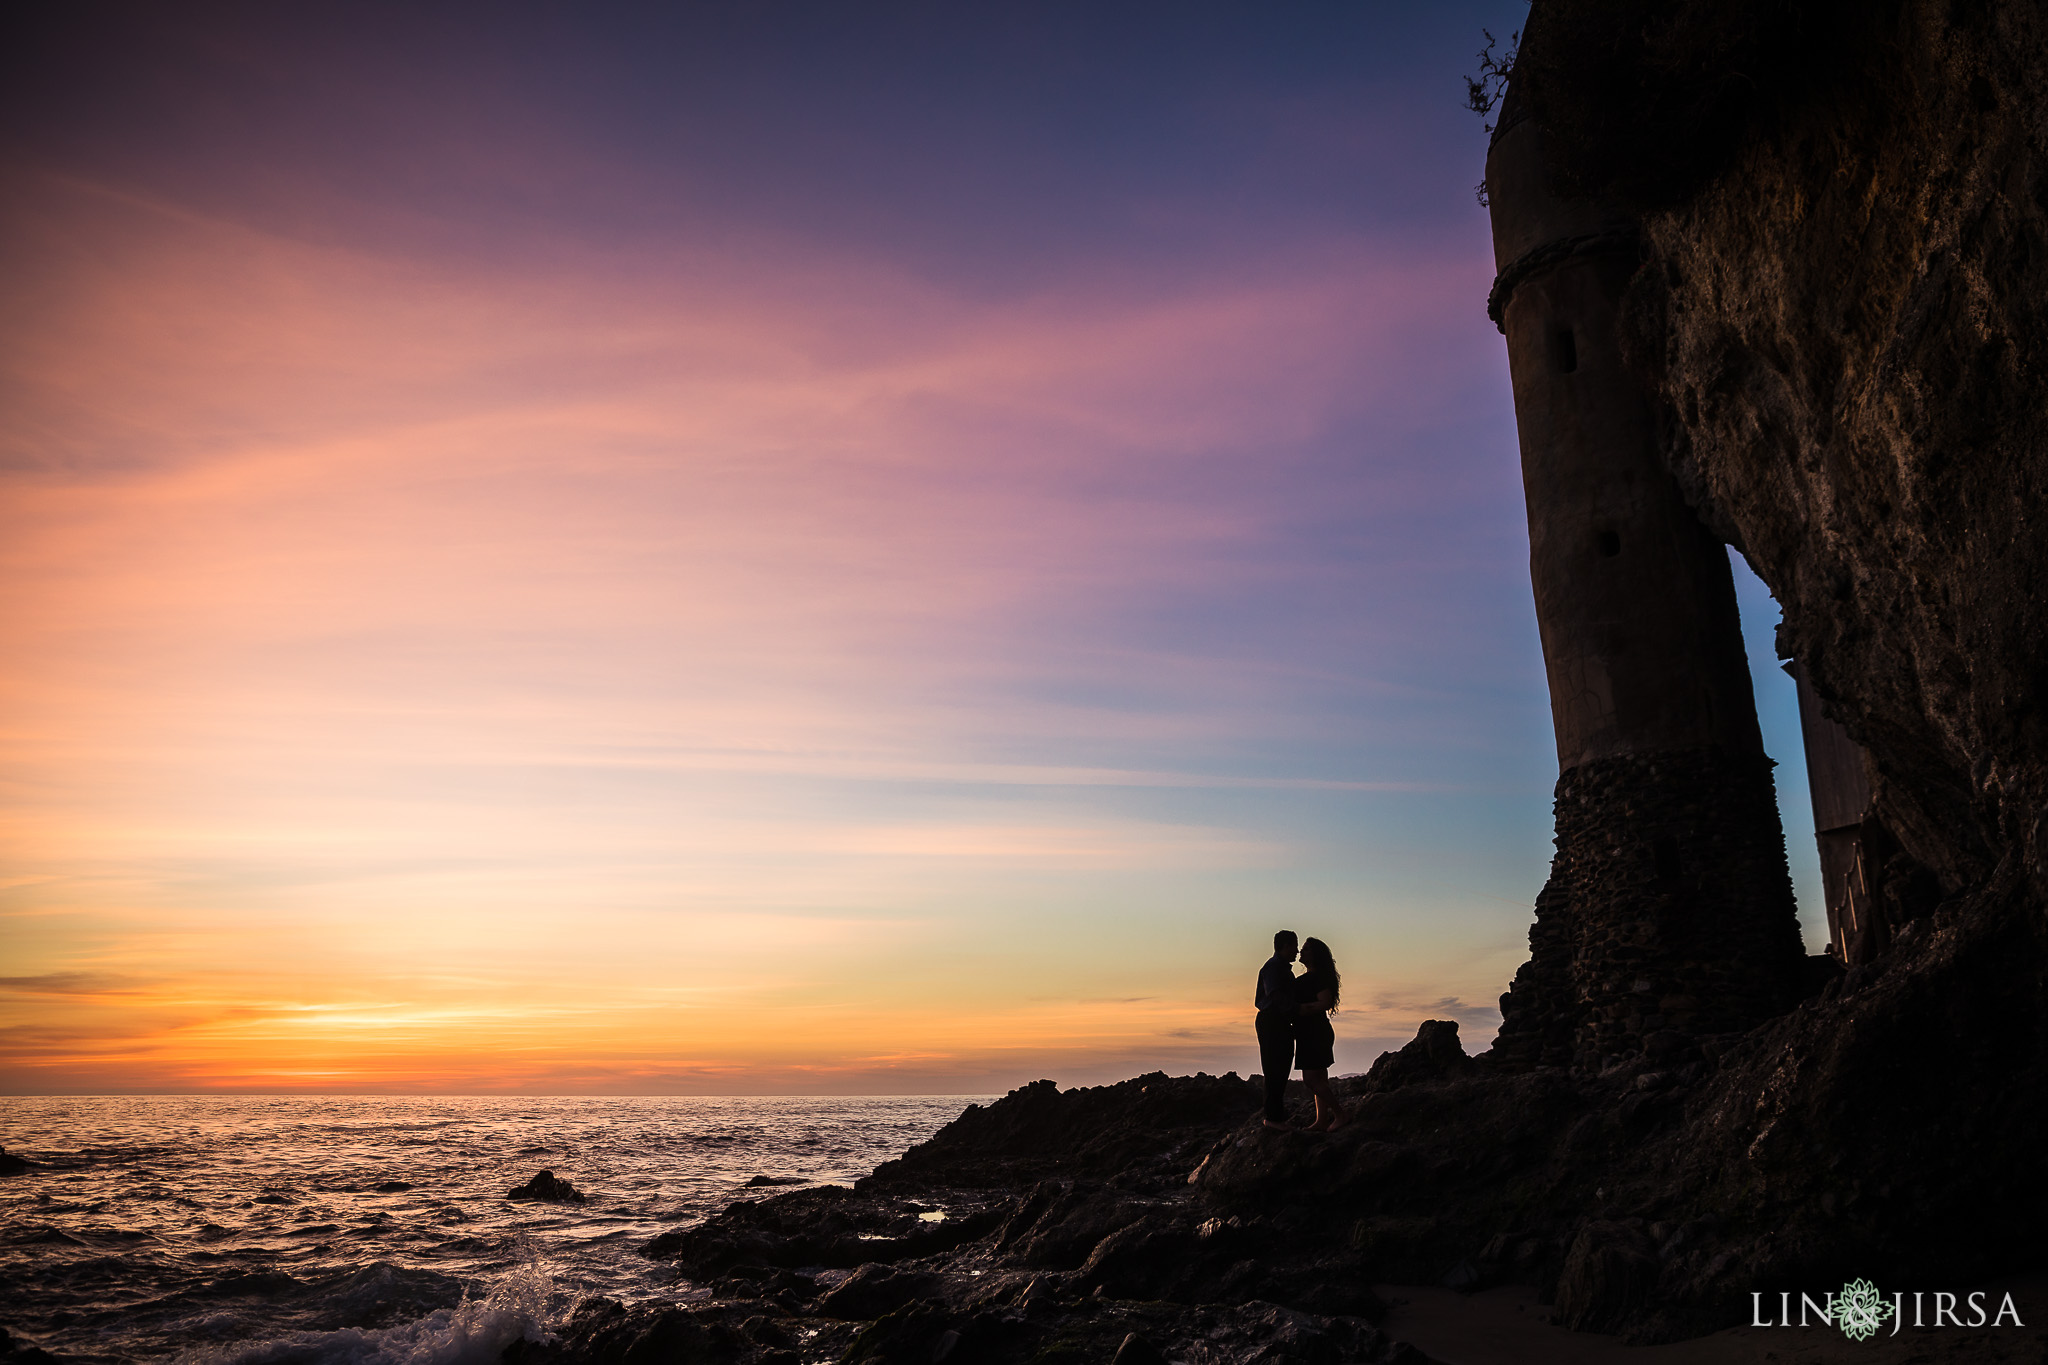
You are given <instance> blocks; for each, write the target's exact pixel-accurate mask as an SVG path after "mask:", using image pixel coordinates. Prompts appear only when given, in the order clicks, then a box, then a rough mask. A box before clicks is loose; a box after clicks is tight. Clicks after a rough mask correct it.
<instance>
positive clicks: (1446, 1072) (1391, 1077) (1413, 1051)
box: [1365, 1019, 1473, 1091]
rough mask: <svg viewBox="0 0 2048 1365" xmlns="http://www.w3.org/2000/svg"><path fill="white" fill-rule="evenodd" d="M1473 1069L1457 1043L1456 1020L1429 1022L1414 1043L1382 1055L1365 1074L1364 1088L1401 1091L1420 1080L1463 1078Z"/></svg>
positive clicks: (1420, 1030) (1417, 1033)
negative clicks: (1403, 1087)
mask: <svg viewBox="0 0 2048 1365" xmlns="http://www.w3.org/2000/svg"><path fill="white" fill-rule="evenodd" d="M1472 1069H1473V1061H1472V1059H1471V1058H1470V1057H1468V1056H1466V1055H1465V1046H1464V1044H1462V1043H1460V1042H1459V1041H1458V1024H1457V1021H1456V1020H1454V1019H1429V1020H1425V1021H1424V1022H1423V1025H1422V1027H1421V1028H1419V1029H1417V1030H1416V1031H1415V1038H1414V1040H1413V1041H1412V1042H1410V1043H1408V1044H1406V1045H1405V1046H1404V1047H1402V1049H1401V1050H1400V1051H1399V1052H1382V1053H1381V1054H1380V1055H1379V1059H1378V1060H1377V1061H1375V1062H1374V1063H1373V1064H1372V1069H1371V1070H1369V1071H1367V1072H1366V1073H1365V1088H1366V1089H1367V1090H1370V1091H1386V1090H1398V1089H1400V1088H1401V1087H1402V1086H1404V1085H1413V1084H1414V1083H1415V1082H1417V1081H1435V1080H1443V1079H1445V1078H1447V1077H1451V1076H1462V1075H1465V1074H1466V1073H1468V1072H1470V1071H1471V1070H1472Z"/></svg>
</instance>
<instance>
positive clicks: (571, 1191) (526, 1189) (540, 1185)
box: [505, 1171, 588, 1204]
mask: <svg viewBox="0 0 2048 1365" xmlns="http://www.w3.org/2000/svg"><path fill="white" fill-rule="evenodd" d="M505 1197H506V1198H507V1199H544V1200H547V1201H549V1202H550V1203H557V1204H580V1203H582V1202H583V1201H584V1199H585V1198H587V1197H588V1196H586V1195H585V1194H584V1193H583V1192H582V1191H581V1190H579V1189H577V1188H576V1187H575V1186H574V1185H571V1184H570V1183H569V1182H568V1181H566V1180H558V1179H556V1178H555V1173H554V1172H553V1171H542V1172H540V1174H538V1175H536V1176H534V1178H533V1179H531V1180H529V1181H527V1182H526V1183H525V1184H524V1185H518V1186H515V1187H513V1188H512V1189H509V1190H507V1191H506V1192H505Z"/></svg>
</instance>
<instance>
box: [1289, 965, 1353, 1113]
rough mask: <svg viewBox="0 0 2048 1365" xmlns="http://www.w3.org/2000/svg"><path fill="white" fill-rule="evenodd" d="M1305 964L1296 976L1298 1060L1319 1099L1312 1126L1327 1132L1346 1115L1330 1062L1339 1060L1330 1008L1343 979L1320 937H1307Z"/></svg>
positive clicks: (1297, 1064)
mask: <svg viewBox="0 0 2048 1365" xmlns="http://www.w3.org/2000/svg"><path fill="white" fill-rule="evenodd" d="M1301 965H1302V966H1304V967H1306V968H1308V970H1307V971H1305V972H1303V973H1302V974H1301V975H1300V976H1298V977H1296V978H1295V979H1294V992H1295V998H1296V999H1298V1000H1300V1001H1301V1002H1302V1004H1301V1018H1300V1019H1298V1020H1296V1021H1295V1025H1294V1040H1295V1041H1294V1064H1295V1065H1296V1066H1298V1067H1300V1068H1301V1079H1302V1080H1304V1081H1306V1082H1307V1083H1308V1093H1309V1094H1311V1095H1313V1096H1315V1099H1316V1121H1315V1122H1314V1123H1311V1124H1310V1125H1309V1130H1310V1131H1311V1132H1317V1133H1327V1132H1329V1131H1330V1130H1331V1129H1332V1128H1340V1127H1342V1126H1343V1124H1344V1117H1345V1115H1344V1111H1343V1110H1342V1109H1339V1108H1338V1107H1337V1097H1336V1096H1335V1095H1334V1094H1332V1093H1331V1092H1330V1065H1331V1063H1332V1062H1334V1061H1335V1060H1336V1047H1337V1030H1336V1029H1334V1028H1332V1027H1330V1011H1332V1010H1334V1009H1336V1008H1337V995H1338V991H1339V989H1340V987H1341V985H1342V981H1341V979H1340V978H1339V977H1338V975H1337V959H1336V958H1334V957H1332V956H1330V946H1329V945H1328V944H1327V943H1324V942H1323V941H1322V940H1321V939H1319V938H1312V939H1306V940H1304V941H1303V943H1302V945H1301Z"/></svg>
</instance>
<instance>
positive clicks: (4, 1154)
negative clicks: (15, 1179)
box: [0, 1147, 35, 1175]
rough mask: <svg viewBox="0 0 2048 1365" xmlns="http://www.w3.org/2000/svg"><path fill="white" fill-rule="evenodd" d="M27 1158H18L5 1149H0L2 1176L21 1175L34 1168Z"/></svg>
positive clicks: (0, 1172)
mask: <svg viewBox="0 0 2048 1365" xmlns="http://www.w3.org/2000/svg"><path fill="white" fill-rule="evenodd" d="M34 1165H35V1163H34V1162H33V1161H30V1160H28V1159H27V1158H26V1157H20V1156H16V1155H15V1154H14V1153H12V1152H10V1151H8V1150H7V1149H6V1148H5V1147H0V1175H20V1174H21V1173H22V1172H24V1171H26V1170H28V1169H30V1168H31V1167H32V1166H34Z"/></svg>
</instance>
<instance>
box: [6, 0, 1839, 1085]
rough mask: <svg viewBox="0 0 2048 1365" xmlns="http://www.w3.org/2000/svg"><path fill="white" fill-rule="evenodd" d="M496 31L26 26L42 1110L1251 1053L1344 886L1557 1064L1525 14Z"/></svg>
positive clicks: (1426, 998)
mask: <svg viewBox="0 0 2048 1365" xmlns="http://www.w3.org/2000/svg"><path fill="white" fill-rule="evenodd" d="M431 8H432V13H431V14H422V13H419V12H417V11H416V10H415V9H413V8H409V7H396V6H394V7H384V8H375V7H369V6H363V5H349V6H290V7H275V6H261V5H254V4H251V5H244V6H197V7H189V6H181V7H177V8H176V9H175V11H173V10H169V9H165V8H164V7H157V6H141V5H137V6H127V7H91V6H88V7H83V8H74V9H66V10H65V11H63V12H62V13H61V14H60V15H59V16H57V17H56V18H55V19H53V20H50V21H49V23H50V25H51V26H50V27H49V28H47V29H46V30H45V31H42V32H40V33H38V34H36V35H34V36H33V38H32V39H31V40H30V41H27V42H24V43H22V44H19V45H17V46H16V47H15V50H14V52H13V54H12V56H11V57H10V58H9V67H8V71H7V73H6V75H7V81H6V90H5V94H4V99H5V101H6V106H7V107H6V114H5V119H4V127H5V129H6V130H7V131H6V133H5V137H4V142H0V148H4V158H5V159H4V163H0V169H4V174H5V177H6V182H7V186H6V188H7V193H6V196H5V207H4V209H0V242H4V246H5V251H6V255H7V259H8V262H9V269H8V270H7V272H6V275H5V279H4V282H0V287H4V289H5V291H6V294H5V300H4V302H5V308H4V310H0V317H4V318H5V321H4V322H0V382H4V384H5V386H6V392H7V395H8V402H9V408H10V411H11V412H12V413H13V414H15V416H16V420H15V421H14V422H13V423H11V424H10V425H11V431H10V432H9V433H8V434H7V435H6V436H5V437H4V438H0V439H4V441H5V444H4V446H0V463H4V467H5V470H6V474H5V479H6V482H5V484H4V488H5V492H4V494H0V500H4V506H0V513H4V516H5V518H6V525H5V531H6V534H5V537H4V542H0V543H4V548H0V555H4V556H5V572H4V578H0V593H4V594H5V595H6V602H5V612H4V615H5V619H6V620H7V621H8V622H9V624H8V626H7V639H8V647H9V650H10V653H11V654H12V655H13V656H14V657H16V658H30V659H34V660H36V661H37V664H38V666H37V667H36V668H35V669H33V670H29V671H25V672H20V673H18V674H17V676H15V677H13V678H11V679H10V680H9V681H7V682H6V683H5V684H4V687H5V689H6V695H5V697H4V698H0V703H4V705H5V707H6V709H7V711H8V713H9V714H10V715H13V716H15V717H17V718H18V719H17V721H16V723H15V724H14V725H13V726H12V727H11V728H10V729H8V730H7V731H6V734H5V746H6V747H5V749H4V751H0V760H4V763H5V773H6V785H5V788H4V792H5V795H4V800H5V807H4V812H0V814H4V816H5V829H6V830H7V835H6V839H7V844H6V849H7V861H8V864H9V865H10V868H11V869H12V870H11V871H10V873H9V875H8V877H7V879H6V881H5V882H4V884H0V885H4V893H0V916H5V917H6V919H7V922H8V924H9V926H10V927H9V931H8V938H9V939H10V941H11V945H12V946H11V947H10V950H9V963H8V966H7V969H6V970H7V971H8V973H9V975H8V977H7V982H8V983H9V984H8V986H7V990H8V991H9V992H10V993H9V994H7V995H0V1011H4V1012H5V1013H6V1014H7V1015H8V1019H7V1020H6V1021H5V1022H6V1023H7V1024H9V1025H11V1027H9V1028H8V1031H7V1032H6V1034H5V1035H4V1036H5V1037H6V1038H7V1039H8V1040H9V1041H8V1042H7V1044H6V1047H5V1051H4V1053H0V1065H4V1067H5V1072H4V1080H5V1083H6V1084H7V1085H9V1086H10V1087H11V1088H13V1089H17V1090H66V1089H102V1088H111V1089H135V1088H142V1089H149V1088H173V1089H176V1088H194V1087H200V1088H204V1087H215V1086H229V1087H245V1088H280V1087H283V1088H319V1089H446V1090H478V1089H526V1090H538V1091H554V1090H616V1091H676V1090H682V1091H689V1090H696V1091H709V1092H727V1093H733V1092H745V1091H759V1090H799V1091H801V1090H873V1091H934V1090H938V1091H943V1090H957V1091H984V1090H990V1089H999V1088H1004V1087H1007V1086H1009V1085H1012V1084H1016V1083H1018V1082H1021V1081H1026V1080H1030V1079H1032V1078H1034V1077H1036V1076H1038V1075H1052V1076H1055V1077H1056V1078H1058V1079H1060V1080H1061V1081H1062V1082H1064V1083H1070V1084H1071V1083H1079V1082H1092V1081H1099V1080H1106V1079H1114V1078H1117V1077H1121V1076H1124V1075H1128V1074H1132V1073H1133V1072H1136V1071H1142V1070H1147V1069H1151V1068H1152V1067H1155V1066H1161V1067H1166V1068H1168V1069H1173V1070H1185V1069H1193V1068H1195V1067H1205V1068H1208V1069H1211V1070H1222V1069H1225V1068H1228V1067H1236V1068H1237V1069H1239V1070H1244V1071H1248V1070H1251V1069H1253V1068H1255V1066H1256V1058H1255V1054H1254V1053H1253V1051H1252V1049H1251V1048H1250V1047H1249V1046H1247V1042H1248V1033H1247V1031H1246V1028H1245V1025H1244V1021H1243V1015H1244V1013H1245V1006H1246V1001H1245V999H1243V998H1242V997H1245V996H1246V995H1247V993H1248V991H1249V982H1250V978H1251V973H1252V971H1253V970H1254V969H1255V968H1256V966H1257V963H1258V961H1259V959H1260V958H1261V957H1262V956H1263V952H1264V944H1265V943H1266V941H1267V939H1268V937H1269V936H1270V934H1271V932H1272V930H1273V929H1274V928H1276V927H1279V926H1280V925H1282V924H1287V925H1291V926H1293V927H1295V928H1297V929H1298V930H1300V931H1301V932H1303V933H1317V934H1320V935H1321V936H1323V937H1325V938H1326V939H1328V940H1329V941H1330V942H1331V944H1332V945H1333V947H1334V948H1335V949H1336V952H1337V954H1338V957H1339V960H1340V963H1342V964H1343V966H1344V968H1345V970H1346V972H1347V977H1346V980H1347V996H1346V1004H1347V1008H1346V1009H1345V1010H1344V1011H1343V1013H1342V1014H1341V1015H1340V1016H1339V1020H1340V1022H1339V1036H1340V1054H1339V1058H1338V1068H1339V1070H1340V1071H1351V1070H1362V1069H1363V1068H1364V1067H1365V1066H1366V1065H1368V1064H1369V1063H1370V1061H1371V1059H1372V1057H1373V1056H1374V1055H1375V1054H1376V1053H1377V1052H1378V1051H1379V1050H1380V1049H1381V1048H1382V1047H1386V1046H1392V1045H1397V1044H1398V1043H1399V1042H1401V1041H1403V1040H1405V1039H1406V1038H1407V1037H1408V1036H1410V1035H1411V1034H1412V1032H1413V1030H1414V1028H1415V1025H1416V1024H1417V1023H1418V1022H1419V1021H1420V1020H1422V1019H1424V1018H1430V1017H1450V1018H1456V1019H1458V1020H1459V1021H1460V1022H1461V1024H1462V1025H1463V1026H1464V1027H1465V1030H1466V1035H1467V1039H1468V1046H1471V1047H1472V1048H1474V1049H1475V1050H1476V1049H1477V1048H1478V1047H1481V1046H1483V1045H1484V1044H1485V1042H1486V1041H1487V1039H1488V1037H1489V1036H1490V1033H1491V1029H1492V1028H1493V1026H1494V1024H1495V1023H1496V1022H1497V1020H1498V1016H1497V1014H1496V1013H1495V1012H1494V1010H1493V999H1494V997H1495V995H1497V994H1498V992H1499V991H1500V990H1501V989H1502V988H1503V987H1504V985H1505V983H1506V981H1507V979H1508V977H1509V976H1510V975H1511V974H1512V972H1513V970H1514V967H1515V966H1516V965H1517V964H1518V963H1519V962H1520V960H1521V959H1522V957H1523V956H1524V953H1525V934H1526V931H1527V926H1528V922H1529V919H1530V917H1531V911H1530V908H1529V907H1530V903H1531V901H1532V900H1533V898H1534V896H1535V893H1536V891H1537V889H1538V888H1539V887H1540V885H1541V883H1542V880H1543V876H1544V874H1545V870H1546V866H1547V860H1548V855H1549V834H1550V814H1549V790H1550V784H1551V782H1552V780H1553V779H1554V776H1555V763H1554V755H1553V751H1552V748H1551V742H1550V731H1549V718H1548V711H1547V706H1546V703H1545V698H1544V693H1543V685H1542V670H1541V666H1540V660H1539V658H1538V655H1537V646H1536V631H1535V623H1534V619H1533V614H1532V610H1531V606H1530V597H1529V588H1528V579H1527V567H1526V555H1527V541H1526V535H1525V532H1524V527H1523V513H1522V503H1521V492H1520V484H1519V476H1518V472H1517V466H1516V455H1515V441H1514V428H1513V420H1512V413H1511V410H1510V404H1509V396H1508V385H1507V375H1506V363H1505V357H1504V354H1503V352H1502V348H1501V343H1500V338H1499V336H1498V335H1497V333H1496V332H1495V331H1494V329H1493V327H1492V326H1491V324H1490V323H1489V322H1488V321H1487V319H1486V317H1485V313H1484V307H1483V305H1484V299H1485V295H1486V290H1487V286H1488V284H1489V282H1490V280H1491V275H1492V269H1491V255H1490V250H1489V246H1488V236H1487V225H1486V218H1485V213H1484V210H1482V209H1481V208H1480V207H1479V206H1478V205H1477V204H1476V202H1475V200H1474V196H1473V191H1472V186H1473V184H1474V182H1475V181H1476V180H1477V179H1478V177H1479V167H1480V163H1481V160H1482V158H1483V152H1484V145H1483V144H1484V135H1483V132H1482V130H1481V128H1480V125H1479V121H1478V120H1477V119H1476V118H1474V117H1473V116H1472V115H1471V114H1470V113H1468V112H1466V111H1465V110H1464V109H1463V108H1462V107H1461V105H1462V93H1463V90H1462V83H1461V81H1460V79H1459V78H1460V76H1461V75H1462V74H1463V73H1465V72H1466V71H1468V70H1470V69H1472V68H1473V67H1474V66H1475V61H1474V59H1473V53H1474V52H1475V51H1476V49H1477V48H1478V46H1479V44H1480V42H1481V41H1482V39H1481V36H1480V30H1481V28H1482V27H1486V28H1491V29H1493V30H1494V31H1495V32H1496V33H1500V34H1503V35H1505V33H1506V32H1507V31H1508V30H1510V29H1513V28H1516V27H1518V26H1519V24H1520V21H1521V17H1522V15H1523V13H1524V12H1525V11H1524V7H1523V6H1522V5H1520V4H1517V3H1506V4H1492V5H1484V4H1480V5H1441V6H1429V7H1422V8H1421V9H1420V10H1419V11H1418V7H1414V6H1398V7H1397V6H1375V5H1359V4H1344V5H1339V4H1327V5H1299V6H1287V7H1280V8H1272V7H1263V8H1255V7H1250V6H1223V5H1191V4H1184V3H1176V4H1156V5H1123V4H1117V5H1100V4H1087V5H1082V4H1074V5H1064V6H1060V5H1044V4H1033V5H1028V6H1026V5H1017V6H1007V7H1002V6H936V5H934V6H920V7H880V6H831V5H813V6H792V5H772V4H771V5H709V4H697V5H690V6H682V7H635V8H626V7H617V6H596V7H569V6H556V7H546V8H543V7H536V6H489V7H482V6H479V7H474V8H468V9H463V8H457V7H448V6H435V7H431ZM1744 592H1745V598H1744V607H1745V612H1746V613H1747V616H1746V620H1747V622H1748V623H1749V625H1750V626H1751V628H1752V639H1751V649H1752V652H1753V653H1756V654H1758V656H1759V660H1760V661H1761V662H1763V663H1766V664H1767V663H1768V659H1767V658H1764V657H1763V656H1764V654H1767V652H1768V645H1767V643H1762V642H1767V640H1768V635H1767V631H1768V626H1769V618H1770V616H1771V609H1770V607H1769V602H1768V597H1767V596H1766V595H1764V594H1762V591H1761V588H1760V587H1759V586H1758V585H1755V584H1754V581H1753V580H1750V581H1748V582H1747V583H1746V584H1745V587H1744ZM1759 631H1762V632H1765V633H1763V634H1761V635H1760V634H1758V633H1757V632H1759ZM1760 643H1761V650H1760ZM1774 677H1775V675H1772V678H1774ZM1766 681H1767V682H1769V684H1770V686H1772V687H1773V688H1775V687H1777V684H1776V682H1775V681H1772V680H1771V679H1767V680H1766ZM1788 696H1789V690H1788V689H1787V690H1786V691H1784V693H1783V695H1781V694H1780V692H1778V691H1772V692H1770V693H1769V694H1767V695H1766V698H1765V700H1766V713H1765V723H1766V739H1767V743H1769V744H1770V745H1771V747H1772V751H1773V753H1774V754H1776V755H1777V756H1779V757H1780V758H1781V759H1788V760H1789V759H1794V758H1796V754H1794V753H1792V752H1789V751H1788V748H1787V738H1786V737H1787V736H1788V735H1796V722H1795V723H1793V724H1792V728H1789V729H1788V728H1787V722H1786V719H1785V717H1786V715H1787V714H1788V713H1787V712H1786V710H1785V707H1786V705H1787V704H1788V703H1787V701H1786V697H1788ZM1792 742H1795V743H1796V740H1794V741H1792ZM1781 779H1783V780H1784V782H1785V784H1786V785H1787V786H1788V787H1790V788H1791V789H1792V790H1793V791H1794V792H1795V793H1800V794H1801V800H1799V801H1794V802H1790V803H1788V805H1789V807H1790V810H1791V814H1792V815H1793V816H1795V817H1797V818H1802V819H1803V818H1804V815H1805V812H1804V807H1803V770H1801V769H1799V768H1797V767H1796V766H1794V767H1791V768H1788V769H1787V770H1782V771H1781ZM1809 833H1810V823H1808V824H1807V825H1805V826H1803V827H1799V828H1797V829H1796V830H1795V837H1794V841H1793V842H1794V854H1795V866H1796V867H1798V868H1800V869H1801V873H1802V876H1809V875H1810V874H1809V873H1808V871H1807V865H1808V864H1810V862H1811V853H1810V849H1809V844H1810V840H1808V839H1807V835H1808V834H1809ZM1802 855H1803V857H1804V860H1805V861H1804V862H1803V863H1802V862H1800V861H1799V859H1800V857H1801V856H1802ZM1809 937H1810V938H1812V937H1813V935H1812V933H1811V930H1809ZM1815 941H1816V942H1817V941H1818V940H1815Z"/></svg>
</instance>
